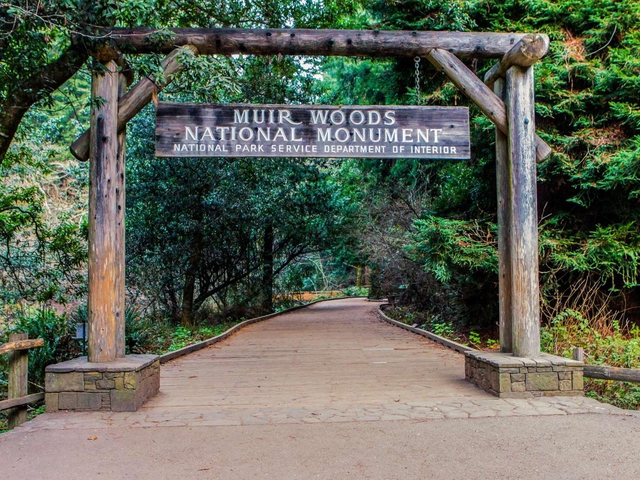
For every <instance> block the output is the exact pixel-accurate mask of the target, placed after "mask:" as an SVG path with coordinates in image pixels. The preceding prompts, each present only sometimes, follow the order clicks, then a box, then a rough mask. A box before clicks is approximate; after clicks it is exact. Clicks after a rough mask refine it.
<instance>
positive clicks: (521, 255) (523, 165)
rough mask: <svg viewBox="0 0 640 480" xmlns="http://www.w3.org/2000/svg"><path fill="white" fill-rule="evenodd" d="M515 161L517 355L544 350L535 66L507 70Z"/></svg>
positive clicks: (513, 255) (513, 238)
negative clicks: (541, 320) (540, 279)
mask: <svg viewBox="0 0 640 480" xmlns="http://www.w3.org/2000/svg"><path fill="white" fill-rule="evenodd" d="M506 80H507V82H506V83H507V86H506V89H507V92H506V95H507V102H506V104H507V115H508V119H509V120H508V123H509V133H508V136H509V160H510V164H511V165H510V166H511V178H510V184H511V185H510V187H511V219H512V231H511V279H512V293H513V296H512V310H511V311H512V319H513V355H514V356H516V357H529V358H530V357H536V356H538V355H540V298H539V283H538V282H539V280H538V216H537V215H538V212H537V197H536V154H535V104H534V83H533V82H534V80H533V67H526V68H522V67H518V66H513V67H511V68H509V70H507V78H506Z"/></svg>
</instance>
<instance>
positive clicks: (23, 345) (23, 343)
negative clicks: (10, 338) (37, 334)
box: [0, 338, 44, 354]
mask: <svg viewBox="0 0 640 480" xmlns="http://www.w3.org/2000/svg"><path fill="white" fill-rule="evenodd" d="M37 347H44V340H43V339H42V338H34V339H33V340H19V341H16V342H8V343H4V344H2V345H0V354H3V353H9V352H13V351H16V350H29V349H30V348H37Z"/></svg>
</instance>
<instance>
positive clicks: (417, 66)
mask: <svg viewBox="0 0 640 480" xmlns="http://www.w3.org/2000/svg"><path fill="white" fill-rule="evenodd" d="M413 61H414V63H415V64H416V72H415V77H416V104H417V105H420V103H421V102H422V98H421V95H420V57H414V59H413Z"/></svg>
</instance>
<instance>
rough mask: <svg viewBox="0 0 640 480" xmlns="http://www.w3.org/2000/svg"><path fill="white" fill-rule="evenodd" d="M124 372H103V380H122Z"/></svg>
mask: <svg viewBox="0 0 640 480" xmlns="http://www.w3.org/2000/svg"><path fill="white" fill-rule="evenodd" d="M123 377H124V372H105V374H104V378H106V379H107V380H115V379H116V378H123Z"/></svg>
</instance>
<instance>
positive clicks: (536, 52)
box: [484, 35, 549, 88]
mask: <svg viewBox="0 0 640 480" xmlns="http://www.w3.org/2000/svg"><path fill="white" fill-rule="evenodd" d="M548 51H549V37H547V36H546V35H525V36H524V37H522V38H521V39H520V41H519V42H518V43H516V44H515V46H514V47H513V48H512V49H511V50H509V51H508V52H507V53H505V55H504V57H502V59H501V60H500V61H499V62H498V63H496V64H495V65H494V66H493V67H491V69H490V70H489V71H488V72H487V73H486V75H485V76H484V83H486V84H487V86H488V87H489V88H493V84H494V82H495V81H496V80H497V79H499V78H504V75H505V74H506V73H507V70H509V68H511V67H512V66H514V65H518V66H519V67H530V66H531V65H533V64H534V63H536V62H537V61H538V60H540V59H541V58H542V57H544V56H545V55H546V53H547V52H548Z"/></svg>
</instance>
